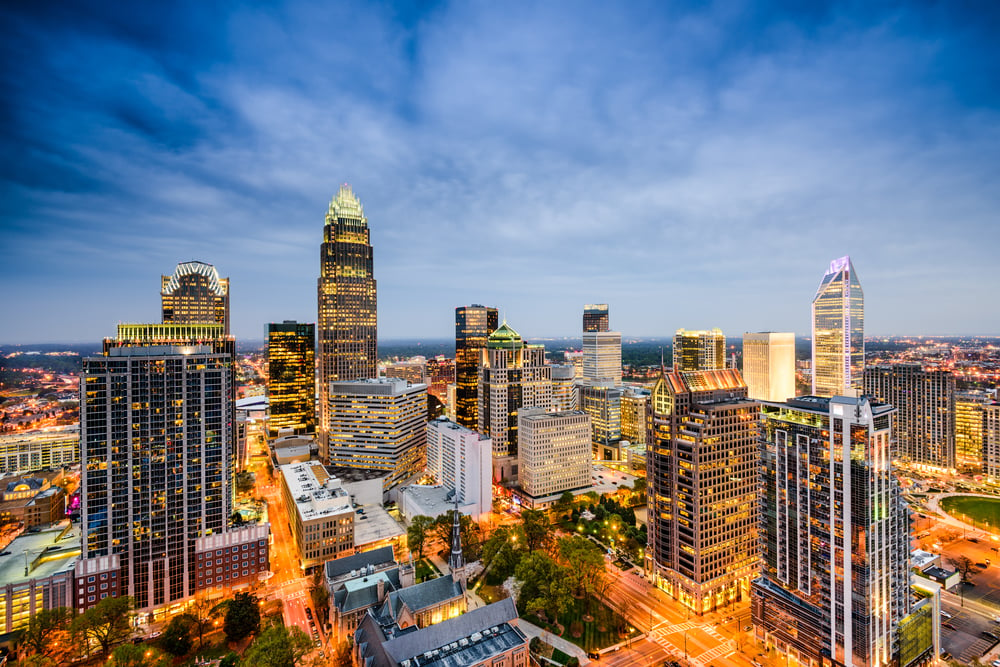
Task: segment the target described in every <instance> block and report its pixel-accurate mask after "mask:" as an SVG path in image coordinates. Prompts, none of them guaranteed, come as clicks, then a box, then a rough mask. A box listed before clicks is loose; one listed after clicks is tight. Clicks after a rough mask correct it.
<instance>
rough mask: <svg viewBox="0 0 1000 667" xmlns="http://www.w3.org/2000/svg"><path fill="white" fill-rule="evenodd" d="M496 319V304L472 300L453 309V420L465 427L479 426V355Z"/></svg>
mask: <svg viewBox="0 0 1000 667" xmlns="http://www.w3.org/2000/svg"><path fill="white" fill-rule="evenodd" d="M499 323H500V320H499V319H497V309H496V308H487V307H486V306H480V305H479V304H473V305H471V306H460V307H458V308H456V309H455V384H456V385H457V386H456V388H455V421H456V422H458V423H459V424H461V425H462V426H464V427H466V428H471V429H475V428H479V363H480V361H481V359H480V357H481V355H482V351H483V349H485V348H486V339H487V338H489V335H490V334H491V333H493V332H494V331H496V329H497V326H499Z"/></svg>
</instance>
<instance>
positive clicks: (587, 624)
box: [523, 599, 638, 651]
mask: <svg viewBox="0 0 1000 667" xmlns="http://www.w3.org/2000/svg"><path fill="white" fill-rule="evenodd" d="M595 603H596V604H595V609H594V613H593V616H594V620H593V621H584V620H583V616H584V614H585V613H586V611H587V601H586V600H576V599H574V600H573V608H572V609H570V610H569V611H568V612H567V613H566V614H564V615H563V616H562V617H561V618H560V619H559V623H560V625H562V627H563V632H562V634H561V635H559V636H561V637H562V638H563V639H565V640H567V641H571V642H573V643H574V644H576V645H577V646H579V647H580V648H582V649H583V650H584V651H596V650H598V649H602V648H605V647H607V646H611V645H612V644H617V643H618V642H620V641H622V640H623V639H624V637H622V636H620V635H619V634H618V626H619V625H620V624H622V625H625V626H626V627H628V622H627V621H625V620H624V619H622V618H621V617H620V616H619V615H618V614H616V613H615V612H614V611H612V610H611V609H609V608H608V607H607V606H606V605H605V604H604V603H603V602H599V601H595ZM523 616H524V617H525V619H527V621H528V622H529V623H534V624H535V625H537V626H538V627H540V628H544V629H546V630H548V631H549V632H551V633H552V634H558V632H557V631H556V630H557V628H555V627H554V626H553V625H552V624H550V623H546V622H545V621H542V620H541V619H540V618H538V617H537V616H535V615H534V614H523ZM574 621H579V622H580V623H582V624H583V632H582V633H581V635H580V636H579V637H574V636H573V633H572V632H571V631H570V626H571V624H572V623H573V622H574ZM601 625H603V626H604V630H603V631H602V630H601V629H600V628H599V627H598V626H601ZM632 634H633V635H636V634H638V632H636V631H635V630H633V631H632Z"/></svg>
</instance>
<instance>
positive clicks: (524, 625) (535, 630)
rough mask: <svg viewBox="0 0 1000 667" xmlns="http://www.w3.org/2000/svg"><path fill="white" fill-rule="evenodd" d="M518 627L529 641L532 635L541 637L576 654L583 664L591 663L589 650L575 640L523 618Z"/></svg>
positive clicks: (569, 652)
mask: <svg viewBox="0 0 1000 667" xmlns="http://www.w3.org/2000/svg"><path fill="white" fill-rule="evenodd" d="M517 627H518V628H520V629H521V632H523V633H524V636H525V637H527V638H528V641H531V638H532V637H541V638H542V641H543V642H545V643H546V644H549V645H551V646H554V647H556V648H557V649H559V650H560V651H562V652H563V653H565V654H566V655H569V656H576V657H577V658H579V659H580V664H581V665H589V664H590V658H588V657H587V652H586V651H584V650H583V649H582V648H580V647H579V646H577V645H576V644H574V643H573V642H571V641H568V640H566V639H563V638H562V637H559V636H556V635H554V634H552V633H551V632H549V631H548V630H542V629H541V628H540V627H538V626H537V625H535V624H533V623H528V622H527V621H526V620H524V619H523V618H522V619H520V620H518V622H517Z"/></svg>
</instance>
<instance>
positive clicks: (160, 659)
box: [107, 644, 171, 667]
mask: <svg viewBox="0 0 1000 667" xmlns="http://www.w3.org/2000/svg"><path fill="white" fill-rule="evenodd" d="M170 663H171V660H170V658H168V657H167V656H165V655H164V654H163V653H161V652H160V651H158V650H156V649H155V648H153V647H152V646H143V645H140V644H122V645H121V646H119V647H118V648H116V649H115V650H114V651H112V652H111V659H110V660H109V661H108V663H107V667H169V666H170Z"/></svg>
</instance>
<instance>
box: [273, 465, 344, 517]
mask: <svg viewBox="0 0 1000 667" xmlns="http://www.w3.org/2000/svg"><path fill="white" fill-rule="evenodd" d="M280 468H281V474H282V476H283V477H284V479H285V484H287V485H288V491H289V493H290V494H291V496H292V498H294V499H295V506H296V509H297V510H298V511H299V515H300V516H301V517H302V520H303V521H311V520H313V519H319V518H322V517H326V516H332V515H335V514H342V513H344V512H351V513H353V508H352V506H351V496H350V494H348V493H347V491H345V490H344V487H343V486H342V485H341V482H340V480H339V479H337V478H336V477H331V476H330V475H329V474H328V473H327V470H326V469H325V468H324V467H323V465H322V464H320V463H319V462H318V461H303V462H301V463H289V464H288V465H283V466H281V467H280Z"/></svg>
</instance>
